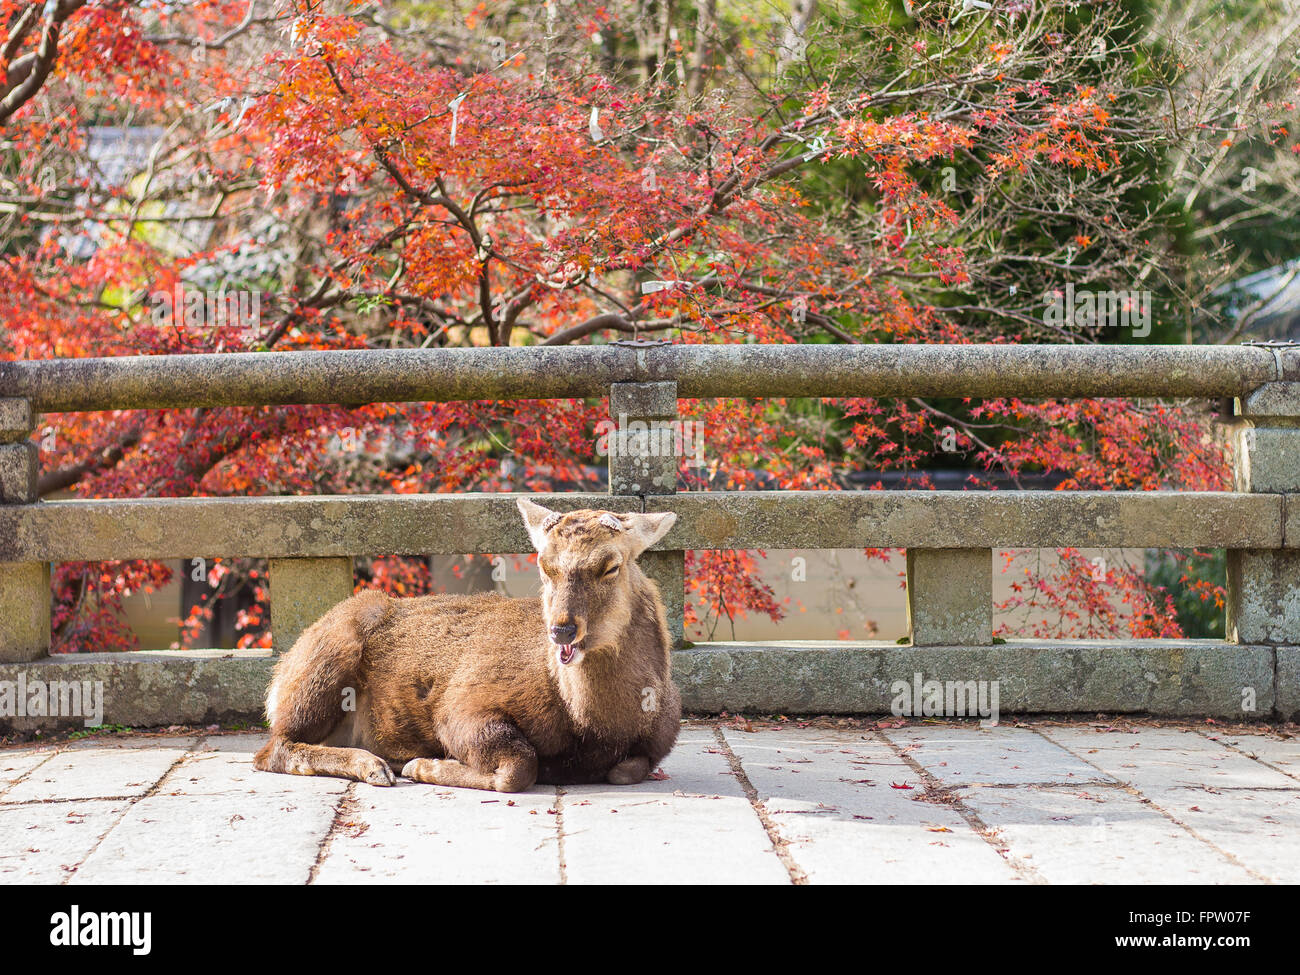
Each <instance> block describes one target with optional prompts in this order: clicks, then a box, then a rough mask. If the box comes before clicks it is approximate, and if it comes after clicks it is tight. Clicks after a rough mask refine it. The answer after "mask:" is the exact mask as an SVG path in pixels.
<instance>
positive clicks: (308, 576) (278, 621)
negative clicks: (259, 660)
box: [271, 557, 352, 654]
mask: <svg viewBox="0 0 1300 975" xmlns="http://www.w3.org/2000/svg"><path fill="white" fill-rule="evenodd" d="M351 595H352V559H351V558H350V557H345V558H320V559H271V644H272V647H273V648H274V651H275V653H277V654H280V653H284V651H286V650H288V649H289V648H290V647H292V646H293V645H294V644H295V643H297V642H298V637H300V636H302V631H303V630H305V629H307V627H309V626H311V625H312V624H313V623H315V622H316V621H317V620H318V619H320V618H321V617H322V616H324V615H325V614H326V613H327V612H329V611H330V610H331V609H333V608H334V607H335V606H336V605H338V604H339V603H341V602H343V600H345V599H347V598H348V597H349V596H351Z"/></svg>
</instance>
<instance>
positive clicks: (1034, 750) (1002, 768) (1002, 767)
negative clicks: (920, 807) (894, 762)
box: [882, 725, 1115, 786]
mask: <svg viewBox="0 0 1300 975" xmlns="http://www.w3.org/2000/svg"><path fill="white" fill-rule="evenodd" d="M882 734H883V735H884V736H885V737H886V738H888V739H889V740H890V741H892V742H894V744H896V745H898V746H899V747H900V748H902V749H903V750H904V751H906V752H907V753H908V755H909V756H910V757H911V758H912V759H913V760H915V761H916V763H917V764H918V765H921V766H922V767H923V768H925V770H926V771H927V772H929V773H930V774H931V775H933V776H934V777H935V778H936V779H938V780H939V781H940V782H942V783H943V784H944V785H951V786H960V785H1023V784H1027V783H1030V782H1043V783H1049V782H1050V783H1058V784H1061V785H1077V784H1083V783H1087V782H1112V783H1113V782H1114V781H1115V780H1114V779H1113V778H1112V777H1111V776H1109V775H1106V774H1104V773H1102V772H1100V771H1098V770H1097V769H1095V768H1093V767H1092V766H1091V765H1089V764H1088V763H1087V762H1085V761H1083V760H1082V759H1080V758H1078V757H1076V756H1074V755H1072V754H1070V752H1068V751H1066V750H1065V749H1064V748H1062V747H1061V746H1060V745H1057V744H1054V743H1052V742H1050V741H1048V740H1047V739H1045V738H1043V737H1042V736H1041V735H1038V734H1035V733H1034V732H1033V731H1031V730H1029V729H1028V728H1014V727H1011V726H1008V725H998V726H996V727H992V728H987V729H984V728H979V727H944V726H935V727H912V728H898V729H885V730H883V731H882Z"/></svg>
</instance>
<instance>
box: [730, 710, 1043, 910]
mask: <svg viewBox="0 0 1300 975" xmlns="http://www.w3.org/2000/svg"><path fill="white" fill-rule="evenodd" d="M724 734H725V736H726V740H727V743H728V745H730V746H731V748H732V750H733V751H734V752H735V753H736V755H737V756H739V758H740V760H741V762H742V763H743V765H744V768H745V773H746V775H747V776H748V777H749V780H750V782H751V783H753V786H754V788H755V790H756V791H757V792H758V795H759V798H760V799H761V801H762V803H763V806H764V808H765V809H766V810H767V813H768V815H769V816H770V817H771V819H772V821H773V822H774V823H775V824H776V827H777V829H778V831H779V832H780V834H781V836H782V838H784V839H785V840H786V841H787V842H788V843H789V847H788V849H789V854H790V856H791V857H792V858H793V860H794V861H795V863H796V864H798V866H799V868H800V869H801V871H802V872H803V873H804V874H805V876H806V877H807V880H808V881H809V882H810V883H832V884H880V883H885V884H930V883H962V884H969V883H1013V882H1015V881H1017V880H1018V879H1020V878H1019V877H1018V875H1017V873H1016V871H1015V870H1014V869H1013V868H1012V867H1011V866H1010V865H1009V864H1008V863H1007V861H1006V860H1004V859H1003V858H1002V857H1001V856H1000V855H999V854H998V853H997V851H996V850H994V848H993V847H992V846H990V845H989V843H988V842H987V841H986V840H985V839H984V838H983V837H981V836H980V835H979V834H978V833H976V832H975V831H974V830H973V829H972V828H971V826H970V824H969V823H968V822H967V821H966V820H965V819H964V818H963V817H962V815H961V814H960V813H959V812H958V811H957V810H955V809H954V808H953V807H952V806H951V805H947V804H943V803H936V802H926V801H918V800H919V799H920V798H921V797H923V796H925V795H926V783H925V782H924V780H923V779H922V778H921V777H920V776H919V775H917V774H916V773H915V772H914V771H913V769H912V768H911V766H909V765H908V764H907V763H906V762H904V761H903V760H902V759H901V758H899V757H898V755H897V754H896V753H895V751H894V750H893V749H892V748H891V747H890V746H889V745H888V743H886V742H884V741H882V740H880V739H879V738H877V737H875V736H874V735H871V734H862V733H857V732H827V731H813V730H802V731H801V730H798V729H794V730H790V731H781V732H767V733H759V734H748V733H746V732H743V731H736V730H733V729H730V728H728V729H726V730H725V731H724Z"/></svg>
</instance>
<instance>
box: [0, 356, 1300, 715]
mask: <svg viewBox="0 0 1300 975" xmlns="http://www.w3.org/2000/svg"><path fill="white" fill-rule="evenodd" d="M604 395H608V396H609V398H610V414H611V415H612V416H622V417H626V418H628V419H629V420H631V421H633V422H636V421H641V422H643V423H647V424H652V423H654V422H662V421H671V420H675V419H676V418H677V416H678V412H677V400H678V398H687V399H695V398H710V397H719V396H737V397H768V396H790V397H795V396H816V397H821V396H826V397H854V396H870V397H891V396H904V395H905V396H954V397H955V396H969V397H1004V396H1017V397H1021V398H1044V397H1079V396H1089V397H1101V396H1105V397H1112V396H1114V397H1122V396H1129V397H1157V396H1159V397H1200V398H1213V399H1217V400H1232V401H1233V402H1234V406H1233V409H1232V410H1231V412H1232V413H1233V414H1235V416H1234V418H1233V420H1232V422H1231V428H1232V431H1233V437H1234V439H1235V447H1236V451H1235V458H1236V459H1235V463H1236V471H1235V484H1234V487H1235V490H1234V491H1232V492H1178V491H1156V492H1132V493H1128V492H1097V491H1079V492H1051V491H1011V490H1006V491H997V492H976V491H970V492H965V491H934V492H928V491H885V492H880V491H875V492H869V491H852V492H850V491H844V492H834V491H831V492H826V491H754V492H704V493H687V494H680V495H679V494H676V493H675V491H676V481H677V463H678V459H677V458H676V457H674V456H670V455H667V454H665V455H653V454H651V455H638V454H636V453H622V454H618V453H616V454H614V455H613V456H611V458H610V479H609V481H610V493H609V494H608V495H591V494H564V495H550V496H543V497H542V498H541V500H542V502H543V503H545V504H548V505H550V506H553V507H557V508H566V507H568V508H572V507H579V506H589V507H603V508H608V509H610V510H672V511H675V512H676V513H677V514H678V522H677V524H676V526H675V527H674V529H673V530H672V532H670V534H669V535H668V536H666V537H665V538H664V539H663V540H662V541H661V543H660V544H659V545H658V546H656V548H655V550H653V551H651V552H648V553H646V555H645V556H644V557H643V564H644V565H645V567H646V569H647V571H648V572H649V573H650V574H651V575H652V577H654V578H655V579H656V580H657V581H658V582H659V584H660V586H661V589H662V590H663V592H664V594H665V601H666V603H667V605H668V609H669V616H670V620H671V621H672V624H673V627H674V630H675V633H676V635H677V638H678V640H679V641H680V640H681V637H682V611H683V606H682V593H683V560H684V552H685V551H687V550H691V549H707V548H862V547H878V548H905V549H906V550H907V583H908V585H907V597H908V612H909V621H910V624H911V646H910V647H902V648H899V647H893V646H892V645H890V646H882V647H879V648H877V649H871V647H869V646H867V645H864V644H855V645H854V646H853V647H852V648H849V649H851V650H852V652H851V653H850V652H849V650H844V653H841V654H840V655H839V656H836V655H835V653H838V652H839V651H835V650H834V648H833V647H830V646H829V645H825V646H823V645H818V646H817V647H807V646H801V647H795V646H793V645H782V646H776V647H773V646H767V647H754V646H749V647H737V646H735V645H730V646H728V645H722V644H719V645H698V646H695V647H692V648H688V649H685V650H679V651H678V655H677V656H678V659H677V666H678V668H679V673H680V674H682V675H684V676H683V677H682V680H684V681H685V686H684V691H685V692H686V699H687V701H688V704H689V702H691V701H694V702H695V703H696V704H697V705H698V706H701V707H708V708H711V709H712V708H716V707H720V706H731V707H736V706H742V704H745V703H746V702H748V703H749V704H752V703H753V702H754V701H755V700H761V701H762V702H763V704H764V706H768V705H771V706H772V707H773V709H783V710H788V711H793V710H799V709H803V710H832V709H840V710H843V709H846V706H845V705H844V702H846V701H848V702H852V701H853V700H855V699H856V700H858V701H859V703H860V706H859V707H856V708H847V709H849V710H871V709H872V708H873V707H874V706H875V704H876V703H878V701H879V689H878V687H877V686H876V683H873V681H878V678H876V677H871V676H870V674H878V673H879V672H880V668H881V667H883V666H884V663H883V661H886V660H888V661H895V662H896V661H898V660H900V659H909V660H912V661H914V662H915V663H916V665H917V666H920V665H921V664H922V663H924V662H926V661H929V663H930V664H931V665H935V662H936V661H939V662H940V664H942V665H943V666H948V667H951V666H952V665H953V664H952V662H953V661H954V660H959V661H963V662H964V663H963V664H962V666H964V667H965V668H966V670H964V671H962V673H969V672H970V670H971V669H974V670H981V668H988V667H992V666H994V665H995V664H996V665H997V666H1000V667H1011V668H1012V669H1013V670H1014V669H1015V667H1016V665H1015V664H1014V663H1008V661H1016V660H1018V661H1021V662H1022V664H1023V667H1022V668H1021V669H1022V674H1020V676H1023V677H1024V678H1025V680H1026V681H1029V684H1033V683H1034V680H1038V681H1040V684H1041V686H1037V685H1036V689H1035V687H1029V686H1028V685H1027V688H1028V689H1026V690H1025V692H1024V694H1023V695H1022V698H1021V704H1022V706H1023V709H1024V710H1043V709H1048V710H1051V709H1057V710H1059V709H1060V708H1059V706H1058V705H1059V702H1060V701H1061V700H1068V701H1073V702H1075V703H1076V704H1077V705H1078V708H1079V709H1082V710H1153V709H1154V710H1160V711H1163V712H1169V713H1216V714H1228V713H1231V714H1239V712H1240V710H1241V709H1240V708H1239V707H1237V705H1236V704H1234V703H1233V702H1234V701H1235V700H1236V697H1237V693H1238V691H1239V690H1240V689H1241V688H1243V687H1246V686H1248V684H1249V687H1250V688H1251V689H1252V691H1254V690H1257V691H1258V697H1259V699H1260V701H1261V703H1260V704H1259V709H1260V710H1261V711H1262V712H1273V713H1278V712H1280V713H1287V714H1289V713H1291V710H1289V709H1293V708H1300V690H1297V689H1296V687H1295V684H1296V682H1297V677H1298V675H1300V656H1297V654H1298V653H1300V651H1297V650H1296V649H1295V648H1296V647H1297V646H1300V605H1297V604H1300V594H1298V593H1297V587H1300V553H1297V552H1296V549H1297V548H1300V526H1292V525H1291V524H1290V523H1291V522H1292V521H1293V520H1294V519H1295V518H1297V517H1300V503H1297V504H1295V505H1293V504H1292V503H1291V502H1290V497H1291V496H1292V495H1293V494H1295V493H1300V350H1296V349H1291V348H1286V347H1281V348H1264V347H1217V346H1216V347H1194V346H1012V345H958V346H926V345H887V346H879V345H878V346H844V345H836V346H808V345H793V346H758V345H740V346H685V345H668V344H661V343H620V344H615V345H610V346H588V347H580V348H526V349H523V348H509V349H466V350H359V351H336V352H295V353H248V354H233V355H177V356H144V357H123V358H116V359H77V360H48V361H17V362H0V679H2V678H3V676H4V674H5V673H6V672H7V670H6V668H12V667H15V666H17V665H19V664H34V663H39V665H40V666H41V667H43V668H54V669H56V670H58V669H60V668H61V669H63V670H68V668H71V669H72V670H70V671H69V672H72V671H73V670H76V668H78V667H80V668H81V669H82V671H86V668H104V667H109V668H110V669H111V670H112V673H114V674H115V675H117V677H116V679H119V680H122V679H125V680H127V681H128V683H129V682H130V680H131V679H133V678H123V677H122V674H123V673H128V672H131V671H132V668H136V669H137V670H138V668H140V667H143V666H146V661H145V658H149V660H148V665H149V666H156V665H157V660H158V659H160V658H159V657H158V655H150V654H127V655H119V656H118V657H117V658H116V659H114V660H110V661H106V660H103V659H100V658H101V657H102V656H103V655H87V656H85V657H83V658H82V659H81V660H74V659H69V658H67V657H65V658H63V659H61V660H58V659H51V658H49V657H48V651H49V641H50V621H49V568H50V563H52V562H58V561H97V560H107V559H137V558H141V559H144V558H147V559H173V558H190V557H213V556H220V557H242V556H249V557H264V558H268V559H270V567H271V613H272V620H273V624H274V630H273V633H274V640H275V644H276V649H277V651H278V650H282V649H284V648H285V647H287V646H289V645H291V644H292V642H293V640H294V639H295V638H296V636H297V635H298V634H299V633H300V632H301V630H302V629H303V628H304V627H305V626H306V625H307V624H309V623H310V622H311V621H312V620H313V619H315V618H316V617H317V616H319V614H320V613H321V612H323V611H324V610H325V609H327V608H328V607H329V606H330V605H332V604H333V603H334V602H336V601H337V600H339V599H341V598H344V597H345V596H346V595H347V594H348V593H349V592H351V588H352V559H353V557H355V556H363V555H401V554H437V553H447V554H459V553H468V552H482V553H508V552H522V551H527V549H528V545H527V540H526V538H525V535H524V532H523V529H522V526H521V525H520V523H519V519H518V517H517V515H516V513H515V511H514V503H513V502H514V496H512V495H505V494H494V495H482V494H465V495H416V496H410V495H403V496H345V497H267V498H178V499H152V498H151V499H125V500H74V501H50V502H41V501H38V500H37V498H36V493H35V485H36V467H37V464H36V461H37V446H36V444H34V443H33V442H32V441H31V440H30V434H31V431H32V430H33V429H34V427H35V423H36V419H37V415H38V414H39V413H41V412H75V411H92V410H108V409H143V408H159V409H161V408H183V407H219V406H256V405H282V404H296V403H344V404H348V405H359V404H363V403H369V402H406V401H451V400H474V399H511V398H528V399H531V398H568V397H594V396H604ZM1064 546H1078V547H1169V548H1190V547H1216V548H1224V549H1227V550H1228V553H1229V554H1228V560H1229V586H1228V589H1229V599H1228V624H1229V640H1228V641H1224V642H1221V643H1218V644H1215V643H1214V642H1213V641H1181V642H1179V641H1156V642H1144V641H1127V642H1119V643H1115V644H1113V645H1110V644H1108V645H1106V647H1107V649H1106V650H1105V653H1102V654H1101V655H1100V656H1098V649H1097V645H1095V644H1087V645H1085V644H1082V643H1078V642H1074V643H1071V642H1068V641H1066V642H1060V643H1050V642H1038V643H1033V644H1015V643H1013V644H1010V645H1008V646H1007V647H1004V646H1001V645H999V644H1000V643H1001V642H1002V641H995V640H994V639H993V637H992V555H993V550H994V549H996V548H1019V547H1064ZM1012 648H1014V650H1013V649H1012ZM841 649H843V648H841ZM833 651H834V652H833ZM900 653H910V654H912V655H913V656H911V657H899V656H898V655H899V654H900ZM828 654H829V655H828ZM846 654H847V655H846ZM954 654H955V655H956V656H953V655H954ZM1008 654H1010V656H1008ZM864 655H865V656H864ZM936 655H938V656H936ZM1017 655H1019V656H1017ZM1044 655H1046V656H1044ZM92 658H93V659H92ZM165 659H166V660H167V661H169V663H168V665H167V667H165V668H164V669H165V670H167V671H168V672H169V673H172V674H173V676H175V675H176V674H178V673H181V672H183V673H185V674H188V677H186V678H185V679H187V680H189V681H190V684H189V685H187V686H188V687H190V688H191V691H189V692H187V694H188V696H185V695H182V697H184V698H185V700H186V701H188V702H189V703H187V704H186V705H185V706H184V707H181V708H180V709H179V710H180V711H181V712H183V713H184V714H190V713H197V709H198V707H199V705H198V704H195V703H194V701H195V696H194V693H193V691H192V689H193V687H194V686H195V685H194V681H195V680H197V677H196V676H195V675H196V673H199V672H200V671H201V672H203V673H205V674H209V675H210V674H211V673H212V672H213V671H212V668H213V667H216V668H217V670H216V671H215V672H216V673H222V672H225V671H223V670H222V669H221V668H222V667H225V668H227V670H229V669H230V668H235V669H237V670H238V673H240V674H241V675H244V676H243V677H241V678H240V680H238V681H234V683H233V684H232V686H238V687H240V688H242V690H241V691H240V693H241V694H244V695H245V697H247V696H248V694H250V693H251V691H250V690H249V688H250V687H251V686H253V685H255V684H256V679H254V678H248V677H247V675H248V674H249V673H253V672H254V671H255V672H256V673H260V672H261V671H256V667H257V666H264V664H265V662H264V661H263V662H262V663H257V662H256V661H253V662H252V663H251V664H250V661H249V659H247V655H232V656H230V658H229V660H227V661H225V662H224V663H223V662H222V661H221V660H220V659H213V660H207V662H206V663H205V662H203V661H204V660H205V659H206V658H201V657H195V656H189V657H187V656H186V655H185V654H172V655H165ZM849 661H855V662H854V663H852V664H850V663H849ZM1071 661H1073V662H1071ZM249 666H254V671H248V669H247V668H248V667H249ZM809 667H811V668H812V671H815V672H818V673H823V675H824V679H825V680H826V681H830V682H831V683H834V684H835V686H834V687H833V688H832V687H831V686H830V684H826V686H824V687H821V686H820V685H818V686H819V687H820V689H816V688H815V689H814V690H812V691H810V690H809V688H808V686H807V681H808V680H810V679H812V678H808V677H807V674H808V673H809V672H810V671H809ZM846 667H849V668H850V670H849V671H847V672H846V671H845V670H844V668H846ZM123 668H125V670H123ZM178 668H179V669H178ZM196 668H197V669H196ZM204 668H207V670H205V669H204ZM774 668H775V669H774ZM854 668H856V669H854ZM1115 668H1118V670H1115ZM941 669H942V668H941ZM1094 670H1097V671H1098V672H1101V673H1110V672H1111V671H1112V670H1115V672H1116V673H1120V672H1122V673H1123V674H1124V675H1125V676H1124V677H1123V680H1122V681H1121V683H1120V685H1118V687H1116V686H1111V685H1107V688H1106V690H1105V692H1104V693H1103V692H1101V691H1099V690H1098V689H1097V687H1096V686H1094V685H1090V684H1089V681H1090V680H1091V679H1092V678H1091V677H1090V676H1089V675H1091V674H1092V673H1093V671H1094ZM95 672H96V673H102V672H104V671H102V669H101V670H96V671H95ZM230 672H231V673H234V671H233V670H232V671H230ZM1130 672H1132V673H1131V674H1130ZM774 674H775V675H777V676H773V675H774ZM854 674H857V675H858V676H857V677H854V676H853V675H854ZM1035 674H1037V675H1039V676H1038V677H1037V678H1032V675H1035ZM746 675H749V676H746ZM754 675H762V680H764V681H766V682H767V683H764V684H763V688H764V690H762V691H761V692H759V691H756V690H755V688H754V686H753V683H752V682H753V681H754V680H758V679H759V677H757V676H754ZM829 675H834V676H833V677H832V676H829ZM1012 676H1013V677H1015V676H1016V675H1012ZM1031 678H1032V679H1031ZM178 679H179V678H178ZM1017 679H1018V678H1017ZM845 680H849V681H850V683H853V681H855V680H856V681H857V682H858V685H857V686H858V691H856V692H855V691H853V690H852V688H849V689H847V690H846V688H845V687H844V686H842V685H843V682H844V681H845ZM232 681H233V678H232ZM249 681H251V683H249ZM692 681H694V684H693V685H692ZM1053 681H1056V682H1058V683H1057V684H1053V683H1052V682H1053ZM1060 681H1064V682H1065V683H1064V685H1060V686H1058V684H1059V682H1060ZM1071 681H1074V682H1076V683H1077V684H1078V686H1077V687H1076V686H1075V684H1072V683H1071ZM747 682H748V683H747ZM1049 684H1050V685H1051V686H1048V685H1049ZM1094 684H1095V682H1094ZM1256 685H1258V688H1256ZM786 686H788V687H789V696H788V700H787V698H786V697H783V696H782V695H783V694H784V693H785V692H784V691H782V690H780V688H781V687H786ZM204 687H205V692H204V693H205V694H207V695H208V698H212V697H213V696H215V697H216V698H218V699H220V698H221V694H222V692H221V691H220V687H221V683H220V680H217V682H216V684H215V685H213V686H208V685H204ZM1063 687H1065V688H1066V689H1065V690H1063ZM1089 687H1091V688H1092V689H1091V690H1090V689H1089ZM692 688H693V689H692ZM774 688H776V689H774ZM1069 688H1074V690H1073V691H1070V690H1069ZM178 693H179V692H178ZM855 694H857V697H856V698H855ZM692 695H693V696H692ZM729 695H731V696H729ZM201 697H202V695H200V698H201ZM241 700H242V699H241ZM728 701H730V702H733V703H731V704H728V703H727V702H728ZM719 702H721V703H719ZM736 702H740V703H736ZM783 702H785V703H786V706H785V707H784V708H783V707H782V703H783ZM819 702H821V703H822V704H826V705H827V706H826V707H819ZM830 702H833V705H832V704H831V703H830ZM220 704H221V701H220V700H216V701H210V704H209V706H208V708H207V711H206V712H204V713H207V714H209V716H210V715H211V714H212V713H221V714H224V713H227V712H231V711H239V710H240V707H226V708H223V707H221V706H220ZM796 705H797V707H796ZM241 706H242V705H241ZM244 710H248V709H247V708H245V709H244ZM128 711H129V709H128ZM130 713H131V714H136V713H137V712H130ZM138 713H145V712H138ZM147 713H148V715H150V717H151V718H152V717H156V716H157V715H158V714H162V713H167V714H169V715H170V717H171V720H185V718H184V716H183V714H182V715H176V714H171V712H167V711H166V707H165V706H164V707H162V708H161V710H160V709H159V707H158V706H154V707H153V710H148V711H147ZM3 723H4V722H3V719H2V718H0V724H3Z"/></svg>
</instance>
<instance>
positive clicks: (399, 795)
mask: <svg viewBox="0 0 1300 975" xmlns="http://www.w3.org/2000/svg"><path fill="white" fill-rule="evenodd" d="M286 778H288V776H286ZM294 778H298V776H294ZM557 816H558V813H557V810H556V797H555V790H554V789H538V790H535V791H534V792H529V793H523V794H518V795H508V796H507V795H499V794H496V793H492V792H482V791H479V790H476V789H444V788H442V787H440V786H433V785H425V784H422V783H418V782H407V781H402V782H399V783H398V784H397V785H395V786H392V787H391V788H387V789H383V788H378V787H375V786H362V785H358V786H357V787H356V789H355V794H354V796H353V797H352V798H351V799H349V800H347V801H346V802H344V804H343V806H342V808H341V810H340V814H339V817H338V823H337V824H336V827H335V830H334V833H333V834H332V835H331V837H330V840H329V842H328V843H327V844H326V845H325V853H324V858H323V859H322V861H321V864H320V867H319V869H318V870H317V872H316V875H315V878H314V880H315V882H316V883H319V884H367V883H371V884H378V883H412V884H501V883H514V884H557V883H559V882H560V857H559V853H558V841H559V831H558V828H557V822H556V821H557Z"/></svg>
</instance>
